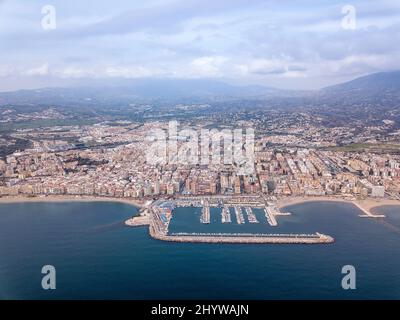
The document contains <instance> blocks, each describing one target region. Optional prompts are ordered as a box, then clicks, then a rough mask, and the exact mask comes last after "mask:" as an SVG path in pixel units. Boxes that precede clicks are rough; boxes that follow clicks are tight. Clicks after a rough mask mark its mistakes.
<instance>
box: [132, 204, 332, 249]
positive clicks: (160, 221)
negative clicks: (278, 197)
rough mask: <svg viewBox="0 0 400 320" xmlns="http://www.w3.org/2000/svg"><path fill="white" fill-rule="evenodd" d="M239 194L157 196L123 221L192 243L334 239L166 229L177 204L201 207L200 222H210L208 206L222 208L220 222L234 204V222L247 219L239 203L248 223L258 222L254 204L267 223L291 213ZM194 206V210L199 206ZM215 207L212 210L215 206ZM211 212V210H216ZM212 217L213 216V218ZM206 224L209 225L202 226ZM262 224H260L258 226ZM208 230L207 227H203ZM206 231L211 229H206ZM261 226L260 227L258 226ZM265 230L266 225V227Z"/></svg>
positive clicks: (311, 235) (317, 235) (164, 238)
mask: <svg viewBox="0 0 400 320" xmlns="http://www.w3.org/2000/svg"><path fill="white" fill-rule="evenodd" d="M245 200H246V199H243V198H242V199H241V198H235V197H232V198H223V199H221V198H217V197H215V198H207V199H197V198H194V199H189V198H185V199H177V200H157V201H155V202H154V203H152V204H150V205H149V207H148V208H147V209H146V210H145V212H144V213H143V214H142V215H141V216H139V217H134V218H132V219H129V220H128V221H127V222H126V224H127V225H129V226H142V225H149V232H150V235H151V237H153V238H154V239H158V240H162V241H169V242H194V243H196V242H197V243H242V244H243V243H248V244H252V243H253V244H267V243H276V244H278V243H291V244H318V243H323V244H326V243H332V242H334V239H333V238H332V237H331V236H329V235H325V234H321V233H318V232H315V233H298V234H297V233H287V234H285V233H268V232H265V233H263V232H259V231H258V232H254V233H250V232H246V231H245V232H244V233H238V232H231V233H228V232H172V233H170V232H169V225H170V222H171V220H172V219H173V212H174V209H175V208H176V207H193V208H198V209H199V208H201V215H200V223H201V224H202V225H209V224H211V212H210V208H211V207H213V208H215V209H217V210H221V211H220V213H218V214H220V216H221V223H222V224H228V223H231V222H232V218H231V212H230V208H233V210H234V213H235V217H236V221H237V225H244V224H245V223H246V220H245V217H244V214H243V210H242V206H243V207H244V209H245V212H246V215H247V219H248V222H249V224H259V223H260V222H259V220H258V219H257V217H256V215H255V213H254V212H253V208H256V209H258V210H259V209H262V208H263V210H264V214H265V217H266V219H267V222H268V224H269V225H270V226H273V227H276V226H278V221H277V219H276V217H277V216H286V215H290V213H284V212H280V210H279V209H278V208H277V207H276V206H275V204H274V203H272V202H264V201H262V200H260V199H257V200H256V199H255V198H249V200H250V201H249V202H248V203H247V202H246V201H245ZM198 209H197V210H198ZM215 209H214V210H215ZM217 212H218V211H216V212H214V213H213V214H215V213H217ZM213 221H215V220H213ZM204 227H205V228H208V227H206V226H204ZM260 227H262V226H260ZM204 230H207V229H204ZM208 230H209V231H210V230H211V229H208ZM258 230H261V229H258ZM266 230H267V229H266Z"/></svg>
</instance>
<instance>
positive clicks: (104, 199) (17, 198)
mask: <svg viewBox="0 0 400 320" xmlns="http://www.w3.org/2000/svg"><path fill="white" fill-rule="evenodd" d="M70 201H76V202H99V201H100V202H121V203H126V204H130V205H132V206H135V207H137V208H142V207H143V205H144V204H145V202H144V201H140V200H136V199H126V198H112V197H110V198H108V197H94V196H64V195H63V196H37V197H24V196H15V197H9V196H7V197H0V203H18V202H70Z"/></svg>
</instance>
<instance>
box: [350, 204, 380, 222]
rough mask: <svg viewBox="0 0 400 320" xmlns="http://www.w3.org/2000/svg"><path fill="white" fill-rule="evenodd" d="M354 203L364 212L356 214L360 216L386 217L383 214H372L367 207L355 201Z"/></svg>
mask: <svg viewBox="0 0 400 320" xmlns="http://www.w3.org/2000/svg"><path fill="white" fill-rule="evenodd" d="M354 205H355V206H356V207H357V208H358V209H360V210H361V211H362V212H364V213H365V214H360V215H358V216H359V217H361V218H386V216H385V215H384V214H372V213H371V212H370V211H368V210H367V209H365V208H363V207H362V206H361V205H360V204H358V203H357V202H354Z"/></svg>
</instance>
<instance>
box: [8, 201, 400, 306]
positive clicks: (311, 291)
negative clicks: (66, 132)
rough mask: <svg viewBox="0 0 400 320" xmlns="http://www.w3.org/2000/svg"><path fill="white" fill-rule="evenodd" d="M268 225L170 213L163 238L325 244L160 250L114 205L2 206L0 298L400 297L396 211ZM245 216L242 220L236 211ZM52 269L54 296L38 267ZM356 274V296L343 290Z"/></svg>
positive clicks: (299, 208)
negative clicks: (323, 239) (318, 239)
mask: <svg viewBox="0 0 400 320" xmlns="http://www.w3.org/2000/svg"><path fill="white" fill-rule="evenodd" d="M285 210H286V211H290V212H292V215H291V216H288V217H280V218H278V222H279V226H278V227H271V226H269V225H268V224H267V222H266V219H265V217H264V215H263V213H262V211H257V210H256V211H255V213H256V216H257V218H258V219H259V220H260V223H259V224H254V225H252V224H249V223H248V222H247V220H246V224H244V225H238V224H237V223H236V219H235V215H234V213H233V211H232V212H231V215H232V223H231V224H222V223H221V215H220V209H217V208H213V209H212V210H211V222H212V223H211V224H210V225H203V224H200V222H199V220H200V214H201V209H199V208H178V209H177V210H176V211H175V213H174V218H173V220H172V222H171V225H170V232H264V233H273V232H276V233H289V232H305V233H314V232H321V233H325V234H328V235H331V236H333V237H334V238H335V243H333V244H330V245H254V244H248V245H245V244H192V243H166V242H162V241H158V240H154V239H152V238H151V237H150V236H149V234H148V229H147V228H146V227H139V228H129V227H126V226H125V225H124V220H125V219H127V218H129V217H130V216H132V215H134V214H135V213H136V212H137V209H136V208H135V207H132V206H130V205H127V204H123V203H115V202H65V203H49V202H45V203H40V202H37V203H31V202H29V203H12V204H0V299H400V254H399V253H400V208H399V207H393V206H392V207H381V208H379V212H380V213H384V214H386V215H387V218H385V219H380V220H373V219H368V218H360V217H358V214H360V211H359V209H357V208H356V207H354V206H352V205H351V204H347V203H339V202H309V203H303V204H299V205H294V206H290V207H287V208H286V209H285ZM243 213H244V215H245V217H246V214H245V212H243ZM44 265H53V266H54V267H55V268H56V290H48V291H46V290H43V289H42V287H41V280H42V277H43V275H42V274H41V269H42V267H43V266H44ZM344 265H352V266H354V267H355V269H356V290H344V289H342V287H341V281H342V277H343V276H344V275H343V274H342V273H341V270H342V267H343V266H344Z"/></svg>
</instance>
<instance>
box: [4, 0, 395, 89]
mask: <svg viewBox="0 0 400 320" xmlns="http://www.w3.org/2000/svg"><path fill="white" fill-rule="evenodd" d="M316 3H318V4H316ZM46 5H47V6H48V5H50V6H53V8H54V9H55V24H54V23H53V21H54V19H53V17H54V16H53V15H52V10H50V9H49V8H48V7H45V6H46ZM346 5H350V6H352V7H348V6H347V7H345V6H346ZM344 7H345V8H344ZM352 8H354V9H355V18H356V19H355V21H354V19H353V14H352V13H353V12H352ZM49 10H50V11H49ZM343 10H344V11H343ZM53 27H55V29H54V28H53ZM399 43H400V1H397V0H380V1H372V0H362V1H355V0H354V1H353V0H349V1H348V2H342V1H336V0H330V1H324V0H320V1H311V0H310V1H299V0H284V1H282V0H279V1H273V0H271V1H268V0H263V1H262V0H146V1H142V0H140V1H139V0H113V1H109V0H108V1H105V0H85V1H83V0H68V1H65V0H64V1H62V0H46V1H39V0H30V1H26V0H0V91H6V90H15V89H22V88H38V87H43V86H59V85H73V84H74V83H77V82H78V81H79V82H80V83H82V82H84V81H89V80H92V79H94V80H99V79H101V81H103V80H104V81H110V82H112V81H114V80H115V79H118V78H143V77H145V78H218V79H222V80H225V81H230V82H235V83H239V84H260V85H267V86H274V87H279V88H290V89H314V88H320V87H324V86H326V85H330V84H335V83H338V82H342V81H345V80H348V79H352V78H355V77H357V76H360V75H365V74H369V73H373V72H377V71H385V70H395V69H400V46H399Z"/></svg>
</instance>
